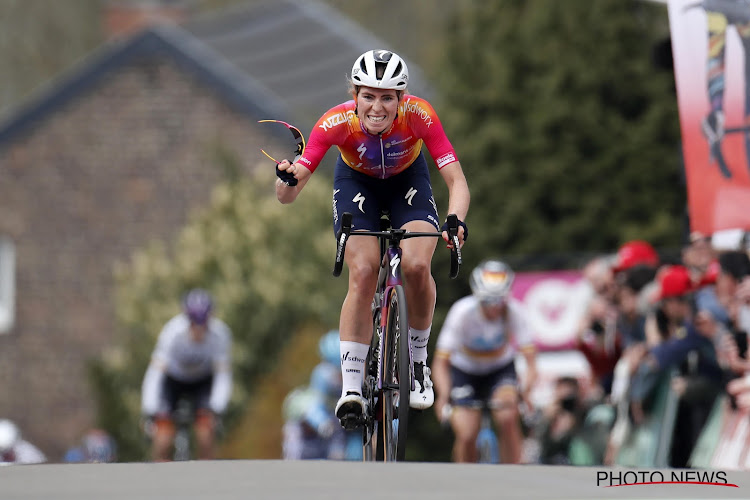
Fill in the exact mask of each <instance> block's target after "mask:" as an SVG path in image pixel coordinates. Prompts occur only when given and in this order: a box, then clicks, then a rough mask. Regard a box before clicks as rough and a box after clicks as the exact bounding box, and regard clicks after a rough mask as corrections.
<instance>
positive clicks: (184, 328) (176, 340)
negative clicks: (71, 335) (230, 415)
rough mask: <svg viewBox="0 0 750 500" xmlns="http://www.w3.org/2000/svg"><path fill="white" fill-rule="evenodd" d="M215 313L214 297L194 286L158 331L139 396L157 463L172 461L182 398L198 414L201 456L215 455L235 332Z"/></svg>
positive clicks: (228, 392) (229, 383)
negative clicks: (178, 409) (179, 404)
mask: <svg viewBox="0 0 750 500" xmlns="http://www.w3.org/2000/svg"><path fill="white" fill-rule="evenodd" d="M212 311H213V299H212V297H211V295H210V294H209V293H208V292H207V291H205V290H201V289H193V290H191V291H190V292H188V294H187V295H185V298H184V300H183V303H182V312H181V313H180V314H178V315H177V316H175V317H173V318H172V319H170V320H169V321H168V322H167V324H166V325H165V326H164V328H163V329H162V331H161V333H160V334H159V338H158V340H157V343H156V349H155V350H154V352H153V355H152V357H151V363H150V364H149V366H148V369H147V371H146V375H145V377H144V379H143V388H142V395H141V410H142V412H143V414H144V415H145V416H146V418H147V423H148V427H149V428H150V429H151V432H150V433H151V439H152V450H151V451H152V458H153V460H155V461H165V460H169V459H170V452H171V449H172V445H173V442H174V437H175V432H176V428H175V422H174V412H175V410H176V408H177V405H178V403H179V402H180V400H182V399H185V400H187V401H188V402H189V403H190V405H191V409H192V411H193V412H194V415H195V422H194V430H195V437H196V444H197V451H198V458H199V459H211V458H214V456H215V433H216V429H217V426H218V424H219V423H220V420H219V419H220V417H221V415H222V414H223V413H224V411H225V410H226V407H227V404H228V403H229V398H230V396H231V393H232V373H231V359H230V351H231V345H232V333H231V331H230V330H229V327H228V326H227V325H226V324H225V323H224V322H223V321H221V320H220V319H218V318H215V317H213V316H212Z"/></svg>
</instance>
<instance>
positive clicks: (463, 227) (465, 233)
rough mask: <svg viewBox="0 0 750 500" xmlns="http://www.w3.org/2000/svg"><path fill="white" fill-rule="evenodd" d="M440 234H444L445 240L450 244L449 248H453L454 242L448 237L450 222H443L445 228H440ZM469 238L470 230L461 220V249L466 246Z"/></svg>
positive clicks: (459, 222)
mask: <svg viewBox="0 0 750 500" xmlns="http://www.w3.org/2000/svg"><path fill="white" fill-rule="evenodd" d="M440 232H442V233H443V239H444V240H445V241H446V242H447V243H448V248H453V242H452V241H451V239H450V237H449V236H448V221H445V222H443V226H442V227H441V228H440ZM468 237H469V228H468V227H467V226H466V223H465V222H464V221H462V220H461V219H459V220H458V243H459V245H460V246H461V247H463V246H464V243H465V242H466V239H467V238H468Z"/></svg>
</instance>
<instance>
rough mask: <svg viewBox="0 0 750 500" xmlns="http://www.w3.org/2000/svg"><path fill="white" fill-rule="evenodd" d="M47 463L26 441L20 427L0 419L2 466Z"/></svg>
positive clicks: (34, 447) (42, 454)
mask: <svg viewBox="0 0 750 500" xmlns="http://www.w3.org/2000/svg"><path fill="white" fill-rule="evenodd" d="M46 461H47V457H45V456H44V453H42V452H41V451H40V450H39V449H38V448H37V447H36V446H34V445H33V444H31V443H29V442H28V441H26V440H24V439H23V437H22V436H21V431H20V430H19V429H18V426H17V425H16V424H14V423H13V422H12V421H10V420H8V419H0V465H10V464H41V463H44V462H46Z"/></svg>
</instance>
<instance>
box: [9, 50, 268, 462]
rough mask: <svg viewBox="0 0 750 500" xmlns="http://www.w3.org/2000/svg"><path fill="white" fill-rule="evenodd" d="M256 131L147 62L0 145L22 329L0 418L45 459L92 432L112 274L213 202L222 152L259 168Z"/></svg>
mask: <svg viewBox="0 0 750 500" xmlns="http://www.w3.org/2000/svg"><path fill="white" fill-rule="evenodd" d="M255 133H257V127H256V126H255V124H254V120H253V119H250V118H249V117H247V116H241V115H239V114H237V113H235V112H233V111H232V110H231V109H229V107H228V106H227V105H226V104H224V101H222V100H221V99H220V98H219V97H218V96H217V95H216V94H215V93H214V92H213V90H212V89H210V88H208V87H205V86H203V85H201V84H200V83H199V82H198V81H196V80H195V79H194V78H193V77H192V76H191V75H188V74H186V73H183V72H182V71H181V70H179V69H178V68H177V67H176V66H174V65H173V64H172V63H171V62H169V61H166V60H159V59H149V60H141V61H139V62H137V63H133V64H132V65H130V66H127V67H124V68H120V69H119V70H115V71H113V72H111V73H110V74H108V75H107V76H106V77H105V78H104V79H103V81H100V82H99V83H98V84H97V85H96V86H95V87H94V88H93V89H91V90H89V91H88V92H86V93H85V94H83V95H81V96H79V97H77V98H74V99H73V100H71V101H69V102H68V103H67V104H66V105H64V106H63V107H62V108H58V109H56V110H55V111H54V112H52V113H50V114H48V115H47V116H46V117H45V119H44V120H43V121H41V122H40V123H37V124H35V125H34V127H33V128H32V130H30V131H29V132H27V133H25V135H23V136H21V137H19V138H17V139H15V140H14V141H13V142H12V143H10V144H5V145H3V146H2V147H0V236H3V235H4V236H7V237H9V238H11V239H12V241H13V242H14V244H15V248H16V287H17V289H16V323H15V327H14V328H13V330H12V331H11V332H10V333H8V334H5V335H0V380H2V381H3V389H2V390H0V417H7V418H11V419H14V420H15V421H16V422H17V423H18V424H19V426H20V427H21V429H22V431H23V433H24V435H25V436H26V437H27V439H28V440H29V441H31V442H32V443H34V444H36V445H38V446H39V447H40V448H41V449H42V450H43V451H44V452H45V453H47V455H48V457H49V458H50V459H51V460H59V459H60V458H61V457H62V454H63V453H64V451H65V449H66V448H67V447H69V446H71V445H73V444H74V443H75V442H76V441H77V440H78V438H79V437H80V435H81V434H82V432H83V431H84V430H85V429H86V428H88V427H89V426H91V425H93V424H94V423H95V414H94V405H93V400H92V394H91V391H90V388H89V386H88V382H87V379H86V361H87V360H89V359H90V358H92V357H96V356H99V355H100V354H101V353H102V351H103V350H104V349H105V348H106V347H107V346H108V345H110V344H111V343H112V342H113V339H114V330H115V324H114V293H113V291H114V290H113V285H114V280H113V264H114V262H115V261H117V260H125V259H127V258H128V257H129V256H130V255H131V253H132V252H133V251H134V250H135V249H137V248H139V247H141V246H142V245H144V244H146V243H147V242H149V241H152V240H153V239H155V238H158V239H166V240H169V239H170V238H172V237H173V236H174V235H175V234H176V233H177V232H178V231H179V229H180V228H181V226H182V225H183V224H184V223H185V222H186V220H187V218H188V216H189V213H190V211H191V209H193V208H196V207H200V206H201V205H205V204H206V203H207V201H208V199H209V194H210V187H211V186H212V185H214V184H215V183H217V182H218V181H220V180H221V175H222V174H221V169H220V168H219V166H218V165H217V164H216V162H215V161H214V157H213V156H212V150H214V148H215V147H216V146H217V145H218V144H221V145H222V146H223V147H228V148H231V150H234V151H236V152H237V154H238V155H240V157H241V159H242V164H243V165H246V166H251V165H257V164H258V163H259V162H260V157H259V152H258V148H259V147H260V139H259V138H258V137H255V136H254V134H255ZM249 168H250V167H249ZM269 189H272V188H270V187H269Z"/></svg>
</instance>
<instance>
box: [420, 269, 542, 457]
mask: <svg viewBox="0 0 750 500" xmlns="http://www.w3.org/2000/svg"><path fill="white" fill-rule="evenodd" d="M513 278H514V273H513V271H512V270H511V269H510V268H509V267H508V266H507V265H506V264H504V263H503V262H500V261H496V260H490V261H486V262H484V263H482V264H480V265H479V266H478V267H477V268H476V269H475V270H474V271H473V272H472V275H471V288H472V292H473V294H472V295H470V296H468V297H464V298H462V299H459V300H458V301H457V302H456V303H455V304H453V306H452V307H451V309H450V311H449V312H448V315H447V316H446V318H445V322H444V324H443V328H442V330H441V331H440V336H439V337H438V341H437V351H436V353H435V360H434V366H433V378H434V382H435V389H436V391H437V399H436V403H435V411H436V412H437V414H438V418H440V419H441V420H442V419H443V418H444V415H445V414H446V413H447V412H445V409H446V408H449V407H452V410H451V412H450V423H451V426H452V428H453V431H454V434H455V442H454V446H453V459H454V460H455V461H457V462H475V461H477V458H478V455H477V449H476V439H477V435H478V433H479V430H480V426H481V411H482V410H481V406H482V405H486V406H489V407H490V408H492V416H493V419H494V420H495V424H496V425H497V427H498V428H499V429H500V431H501V433H502V435H503V438H502V439H501V455H502V459H503V462H506V463H518V462H519V461H520V459H521V445H522V434H521V428H520V422H519V402H520V401H519V384H518V378H517V375H516V370H515V365H514V361H515V358H516V355H517V354H518V353H519V351H520V352H521V353H522V354H523V355H524V357H525V358H526V364H527V367H528V370H527V373H526V375H527V376H526V382H527V383H526V390H527V391H528V390H529V389H530V388H531V387H532V386H533V384H534V382H535V380H536V362H535V347H534V344H533V339H532V336H531V332H530V330H529V328H528V324H527V320H526V313H525V310H524V307H523V305H522V304H521V303H520V302H519V301H517V300H515V299H514V298H512V297H510V289H511V286H512V284H513ZM444 412H445V413H444Z"/></svg>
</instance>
